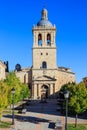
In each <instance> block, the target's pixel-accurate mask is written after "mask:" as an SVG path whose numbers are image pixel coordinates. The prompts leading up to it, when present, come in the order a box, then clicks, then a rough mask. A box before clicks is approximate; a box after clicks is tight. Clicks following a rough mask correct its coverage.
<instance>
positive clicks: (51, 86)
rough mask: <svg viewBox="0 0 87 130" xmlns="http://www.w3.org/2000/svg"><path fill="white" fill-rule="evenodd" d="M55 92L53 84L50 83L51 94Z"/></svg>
mask: <svg viewBox="0 0 87 130" xmlns="http://www.w3.org/2000/svg"><path fill="white" fill-rule="evenodd" d="M52 94H53V84H50V95H52Z"/></svg>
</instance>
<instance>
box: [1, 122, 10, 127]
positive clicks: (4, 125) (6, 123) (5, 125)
mask: <svg viewBox="0 0 87 130" xmlns="http://www.w3.org/2000/svg"><path fill="white" fill-rule="evenodd" d="M10 126H11V122H3V121H2V122H0V128H10Z"/></svg>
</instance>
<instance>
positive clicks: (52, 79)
mask: <svg viewBox="0 0 87 130" xmlns="http://www.w3.org/2000/svg"><path fill="white" fill-rule="evenodd" d="M34 80H35V81H56V79H55V78H54V77H50V76H47V75H43V76H39V77H37V78H36V79H34Z"/></svg>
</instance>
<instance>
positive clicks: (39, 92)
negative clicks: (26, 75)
mask: <svg viewBox="0 0 87 130" xmlns="http://www.w3.org/2000/svg"><path fill="white" fill-rule="evenodd" d="M38 96H39V97H40V98H41V85H40V84H38Z"/></svg>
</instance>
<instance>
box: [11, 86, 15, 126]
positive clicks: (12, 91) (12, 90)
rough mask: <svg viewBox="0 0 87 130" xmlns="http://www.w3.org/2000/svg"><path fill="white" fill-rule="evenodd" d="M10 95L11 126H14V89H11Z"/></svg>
mask: <svg viewBox="0 0 87 130" xmlns="http://www.w3.org/2000/svg"><path fill="white" fill-rule="evenodd" d="M11 93H12V125H14V94H15V88H14V87H13V88H12V89H11Z"/></svg>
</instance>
